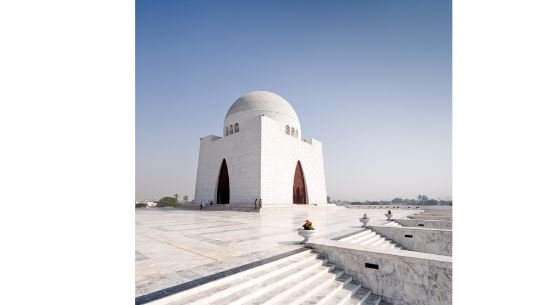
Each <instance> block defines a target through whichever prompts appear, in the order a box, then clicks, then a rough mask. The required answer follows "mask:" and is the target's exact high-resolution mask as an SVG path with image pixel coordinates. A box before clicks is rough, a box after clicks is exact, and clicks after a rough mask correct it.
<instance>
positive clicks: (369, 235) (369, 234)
mask: <svg viewBox="0 0 550 305" xmlns="http://www.w3.org/2000/svg"><path fill="white" fill-rule="evenodd" d="M369 231H370V230H369ZM375 236H379V235H378V234H377V233H376V232H374V231H370V232H369V233H368V234H365V235H363V236H362V237H360V238H358V239H355V240H353V241H352V242H353V243H359V244H360V243H362V242H364V241H366V240H369V239H371V238H373V237H375Z"/></svg>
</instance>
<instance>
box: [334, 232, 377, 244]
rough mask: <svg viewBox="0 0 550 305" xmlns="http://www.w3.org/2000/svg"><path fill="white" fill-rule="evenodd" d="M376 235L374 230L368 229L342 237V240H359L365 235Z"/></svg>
mask: <svg viewBox="0 0 550 305" xmlns="http://www.w3.org/2000/svg"><path fill="white" fill-rule="evenodd" d="M374 235H376V233H375V232H374V231H372V230H366V231H363V232H361V233H357V234H354V235H351V236H348V237H346V238H342V239H341V240H340V241H345V242H356V241H357V240H359V239H361V238H364V237H367V236H374Z"/></svg>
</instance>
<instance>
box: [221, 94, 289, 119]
mask: <svg viewBox="0 0 550 305" xmlns="http://www.w3.org/2000/svg"><path fill="white" fill-rule="evenodd" d="M241 111H253V112H265V113H264V114H267V113H268V112H273V113H276V114H280V115H286V116H289V117H290V118H291V119H295V120H298V115H297V114H296V111H294V108H292V106H291V105H290V103H289V102H287V101H286V100H285V99H284V98H282V97H281V96H279V95H277V94H275V93H273V92H269V91H252V92H249V93H247V94H245V95H243V96H241V97H239V98H238V99H237V100H236V101H235V102H234V103H233V105H231V107H230V108H229V111H227V114H226V115H225V117H226V118H227V117H228V116H230V115H231V114H234V113H237V112H241Z"/></svg>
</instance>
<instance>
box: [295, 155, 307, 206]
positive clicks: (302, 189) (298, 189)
mask: <svg viewBox="0 0 550 305" xmlns="http://www.w3.org/2000/svg"><path fill="white" fill-rule="evenodd" d="M306 194H307V192H306V183H305V181H304V172H303V171H302V164H301V163H300V161H298V163H297V164H296V169H295V170H294V184H293V186H292V202H293V203H296V204H306V203H307V196H306Z"/></svg>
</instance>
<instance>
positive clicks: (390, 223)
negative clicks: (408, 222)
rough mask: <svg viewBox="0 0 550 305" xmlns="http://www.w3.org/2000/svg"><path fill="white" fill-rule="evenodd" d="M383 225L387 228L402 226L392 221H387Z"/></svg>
mask: <svg viewBox="0 0 550 305" xmlns="http://www.w3.org/2000/svg"><path fill="white" fill-rule="evenodd" d="M384 225H385V226H388V227H402V225H400V224H398V223H397V222H395V221H393V220H390V221H388V222H387V223H385V224H384Z"/></svg>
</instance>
